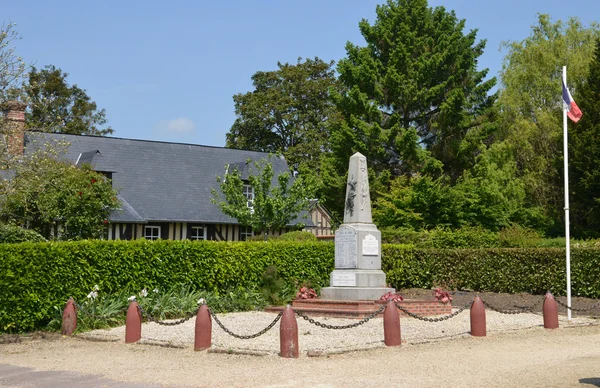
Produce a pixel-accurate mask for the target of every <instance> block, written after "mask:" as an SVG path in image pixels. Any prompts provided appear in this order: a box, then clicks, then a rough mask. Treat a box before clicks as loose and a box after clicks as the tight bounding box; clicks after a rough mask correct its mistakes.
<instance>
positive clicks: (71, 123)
mask: <svg viewBox="0 0 600 388" xmlns="http://www.w3.org/2000/svg"><path fill="white" fill-rule="evenodd" d="M67 76H68V74H67V73H64V72H63V71H62V70H61V69H58V68H56V67H54V66H46V68H45V69H43V70H39V71H38V70H37V69H36V68H35V67H33V68H32V69H31V71H30V72H29V73H28V80H27V82H26V83H25V84H24V85H23V88H24V90H25V93H26V94H27V97H28V99H29V104H30V111H29V112H27V113H26V117H25V118H26V124H27V127H29V128H36V129H40V130H43V131H48V132H58V133H68V134H74V135H97V136H105V135H110V134H112V133H113V132H114V131H113V130H112V129H111V128H110V127H105V128H102V127H103V126H104V125H105V124H106V112H105V110H104V109H101V110H98V107H97V106H96V103H95V102H94V101H92V100H91V98H90V97H89V96H88V95H87V94H86V92H85V90H84V89H81V88H79V87H78V86H77V85H72V86H70V85H69V84H68V82H67Z"/></svg>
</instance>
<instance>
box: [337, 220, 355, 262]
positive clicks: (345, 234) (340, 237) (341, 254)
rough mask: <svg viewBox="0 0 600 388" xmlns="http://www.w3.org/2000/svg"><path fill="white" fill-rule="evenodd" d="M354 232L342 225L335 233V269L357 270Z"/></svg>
mask: <svg viewBox="0 0 600 388" xmlns="http://www.w3.org/2000/svg"><path fill="white" fill-rule="evenodd" d="M357 267H358V247H357V238H356V230H354V229H353V228H350V227H348V226H344V225H342V226H341V227H340V228H339V229H338V230H337V231H336V232H335V268H357Z"/></svg>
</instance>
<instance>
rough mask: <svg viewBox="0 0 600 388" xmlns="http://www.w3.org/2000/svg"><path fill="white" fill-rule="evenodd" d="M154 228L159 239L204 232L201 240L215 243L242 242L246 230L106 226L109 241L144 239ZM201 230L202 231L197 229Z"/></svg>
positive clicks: (191, 225)
mask: <svg viewBox="0 0 600 388" xmlns="http://www.w3.org/2000/svg"><path fill="white" fill-rule="evenodd" d="M146 226H151V227H156V228H154V229H157V230H159V231H160V232H159V235H160V238H161V239H164V240H190V239H196V238H194V235H199V234H200V231H202V232H204V234H203V237H204V238H203V239H205V240H215V241H243V240H245V237H246V236H248V235H251V234H246V233H247V229H246V228H245V227H243V226H241V225H232V224H197V223H189V222H149V223H147V224H131V223H111V224H109V226H108V239H109V240H138V239H142V238H145V227H146ZM197 228H203V229H197ZM285 232H286V230H276V231H270V232H269V236H280V235H281V234H283V233H285Z"/></svg>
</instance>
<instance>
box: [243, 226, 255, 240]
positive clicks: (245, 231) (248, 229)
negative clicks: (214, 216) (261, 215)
mask: <svg viewBox="0 0 600 388" xmlns="http://www.w3.org/2000/svg"><path fill="white" fill-rule="evenodd" d="M252 236H254V232H253V231H252V228H251V227H249V226H243V225H240V241H246V239H247V238H248V237H252Z"/></svg>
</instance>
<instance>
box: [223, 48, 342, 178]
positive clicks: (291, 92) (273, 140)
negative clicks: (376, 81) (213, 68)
mask: <svg viewBox="0 0 600 388" xmlns="http://www.w3.org/2000/svg"><path fill="white" fill-rule="evenodd" d="M277 66H278V67H279V69H278V70H275V71H258V72H256V73H255V74H254V75H253V76H252V82H253V85H254V90H253V91H252V92H248V93H244V94H236V95H235V96H233V101H234V102H235V113H236V115H237V118H236V120H235V123H234V124H233V126H232V127H231V130H230V131H229V133H227V143H226V146H227V147H230V148H238V149H247V150H253V151H263V152H273V153H281V154H283V155H284V156H285V158H286V160H287V161H288V163H289V164H290V165H300V164H304V165H307V166H310V167H311V168H313V169H314V168H316V167H318V165H319V160H320V156H321V154H322V153H323V152H325V151H326V150H327V149H328V146H327V143H328V141H327V139H328V136H329V125H330V124H329V123H330V122H331V120H333V119H334V118H335V116H336V110H335V106H334V105H333V104H332V102H331V101H330V99H329V92H330V89H331V88H335V86H336V78H335V74H334V71H333V69H332V66H333V61H331V62H329V63H328V62H324V61H322V60H321V59H319V58H315V59H306V60H305V61H304V62H302V61H301V58H299V59H298V63H297V64H295V65H290V64H288V63H285V64H281V63H279V62H278V63H277Z"/></svg>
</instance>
